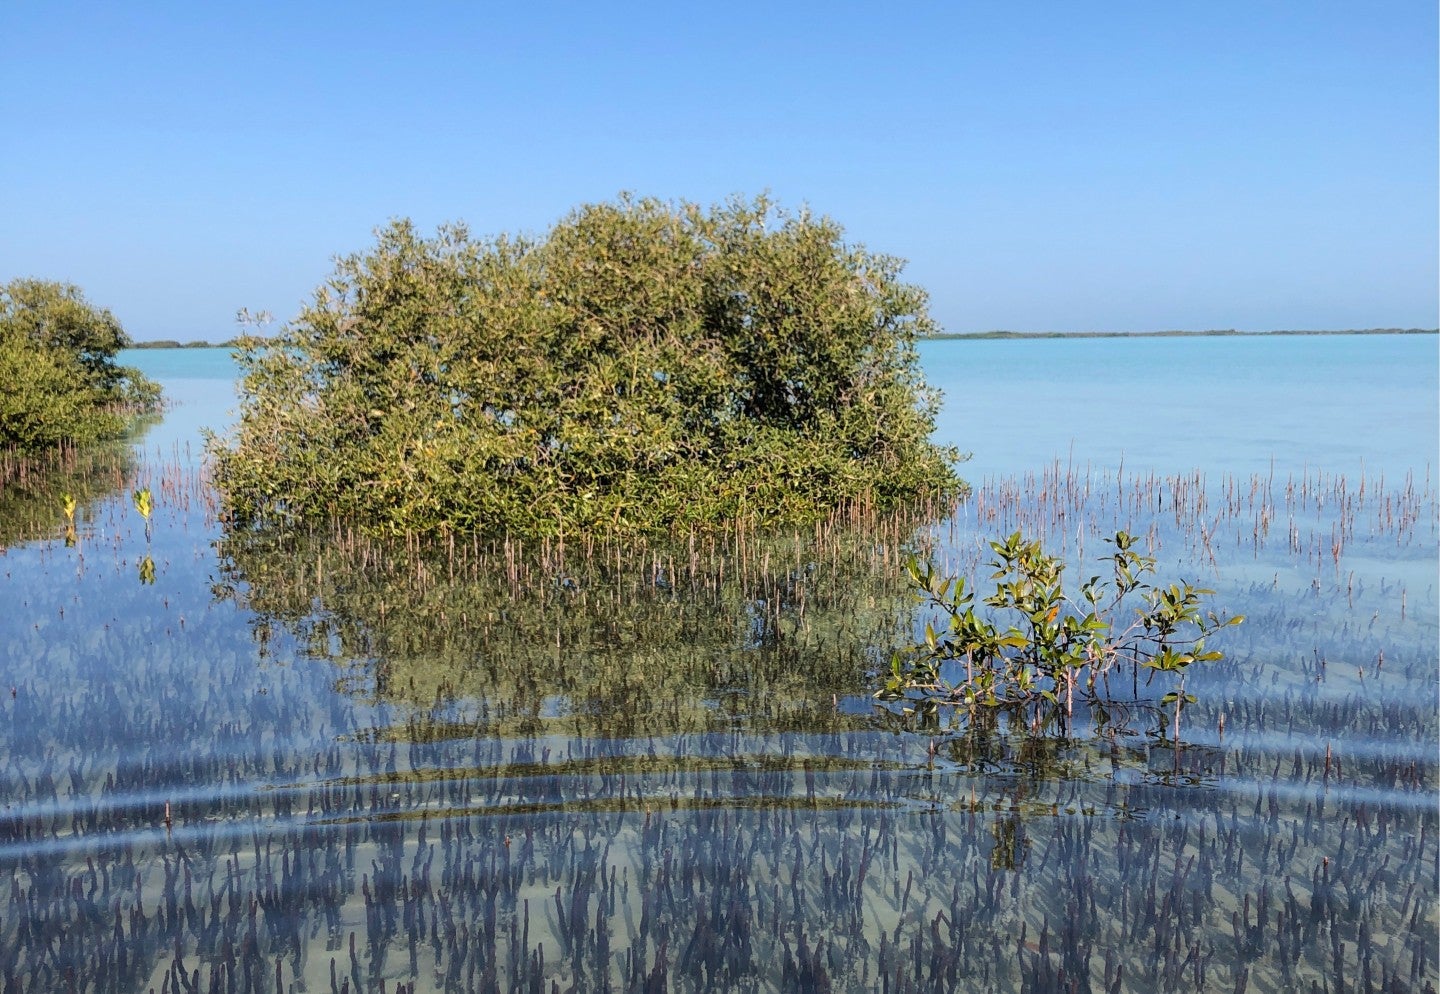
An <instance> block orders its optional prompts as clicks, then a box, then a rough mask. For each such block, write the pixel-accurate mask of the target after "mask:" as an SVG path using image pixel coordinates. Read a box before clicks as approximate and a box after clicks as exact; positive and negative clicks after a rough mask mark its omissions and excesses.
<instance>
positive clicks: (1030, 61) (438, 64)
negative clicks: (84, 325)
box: [0, 0, 1440, 340]
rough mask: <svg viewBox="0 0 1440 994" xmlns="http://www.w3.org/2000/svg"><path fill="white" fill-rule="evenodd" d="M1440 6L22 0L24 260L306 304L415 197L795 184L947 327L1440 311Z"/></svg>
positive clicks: (474, 212) (162, 285)
mask: <svg viewBox="0 0 1440 994" xmlns="http://www.w3.org/2000/svg"><path fill="white" fill-rule="evenodd" d="M1436 22H1437V13H1436V4H1435V2H1434V0H1377V2H1369V3H1363V4H1362V3H1356V2H1353V0H1344V2H1321V0H1294V2H1270V0H1209V2H1176V3H1164V2H1159V3H1157V2H1155V0H1146V2H1134V3H1131V2H1119V0H1103V2H1101V0H1091V2H1074V0H1070V2H1053V3H1051V2H1040V0H1034V2H1020V3H1016V2H1010V0H994V2H983V3H982V2H954V3H898V4H880V3H875V2H870V3H865V4H852V3H846V2H841V0H829V2H826V3H784V2H770V3H751V2H730V3H723V4H679V3H669V4H665V3H628V4H621V3H604V2H598V0H592V2H586V3H573V4H572V3H550V2H544V0H535V2H528V3H519V4H498V3H483V2H465V3H459V2H453V3H444V2H425V0H413V2H411V3H407V4H402V3H398V2H395V0H389V2H383V3H376V2H366V0H345V2H339V0H314V2H310V0H291V2H284V3H278V2H268V0H252V2H248V3H238V2H215V3H201V2H196V0H185V2H174V3H168V2H145V0H130V2H124V3H117V2H113V0H107V2H88V3H87V2H68V0H0V128H3V132H0V133H3V135H4V139H3V144H0V281H3V280H8V279H10V278H12V277H14V276H40V277H44V278H50V279H60V280H68V281H71V282H74V283H77V284H79V285H80V286H81V287H83V288H84V289H85V291H86V292H87V294H88V296H89V298H90V299H91V300H92V301H93V302H95V303H97V304H101V305H104V306H107V307H109V308H111V309H112V310H113V311H114V312H115V313H116V315H117V316H118V317H119V318H120V319H121V321H122V322H123V323H124V324H125V326H126V327H127V329H129V331H130V332H131V334H132V335H133V336H134V337H135V338H137V339H153V338H178V339H185V340H188V339H192V338H208V339H212V340H219V339H221V338H224V337H228V336H229V335H231V334H233V333H234V331H235V325H234V322H233V318H234V314H235V311H236V310H237V309H238V308H240V307H242V306H244V307H250V308H251V309H268V310H270V311H272V312H274V314H275V315H276V316H277V317H280V318H288V317H291V316H293V315H294V314H295V313H296V311H297V310H298V308H299V307H300V305H301V304H302V302H303V301H304V300H305V299H306V298H308V296H309V295H310V293H311V292H312V291H313V289H314V288H315V287H316V286H317V285H318V284H319V283H320V282H321V281H322V280H323V279H324V278H325V277H326V276H327V275H328V274H329V272H330V270H331V265H332V259H333V257H334V256H335V255H337V254H340V253H345V252H351V251H356V250H359V249H363V248H365V247H366V246H367V245H368V244H370V241H371V233H372V231H373V229H374V228H375V227H376V226H378V225H380V224H383V223H384V222H385V221H387V220H388V219H390V218H392V217H402V216H403V217H411V218H413V219H414V220H415V221H416V222H417V223H419V224H421V225H422V226H425V227H427V228H428V227H433V226H434V225H436V224H438V223H440V222H442V221H445V220H464V221H467V222H469V224H470V226H471V228H472V229H473V230H474V231H476V232H477V233H480V234H495V233H499V232H503V231H509V232H517V231H524V232H528V233H531V234H538V233H542V232H543V231H544V230H545V229H546V228H547V227H548V226H549V225H550V224H551V223H553V222H554V221H555V220H557V219H558V218H560V217H561V216H563V215H564V214H565V213H567V212H568V211H569V209H570V208H572V207H574V206H575V205H577V204H580V203H584V202H589V201H595V200H606V199H610V198H613V197H614V196H615V195H616V194H617V193H618V192H620V191H622V190H630V191H634V192H636V193H638V194H642V195H654V196H659V197H663V198H684V199H688V200H696V201H700V202H704V203H710V202H714V201H717V200H720V199H723V198H724V197H726V196H727V195H729V194H732V193H744V194H754V193H758V192H761V191H764V190H769V191H770V192H771V193H772V194H773V195H774V196H775V197H776V198H777V199H778V200H779V201H780V202H781V203H782V204H783V205H786V206H792V207H793V206H798V205H800V204H802V203H807V204H809V205H810V206H811V207H812V208H813V209H814V210H816V211H817V212H819V213H824V214H829V215H830V216H832V217H834V218H835V219H836V220H838V221H839V222H841V223H842V224H843V225H844V226H845V227H846V230H847V234H848V236H849V237H851V238H853V239H854V240H855V241H860V242H864V243H865V244H866V245H867V246H868V247H869V248H871V249H873V250H877V251H883V252H887V253H890V254H893V255H899V256H902V257H904V258H906V259H909V260H910V265H909V267H908V269H907V270H906V274H907V276H908V278H909V279H911V280H912V281H913V282H917V283H920V284H921V285H923V286H925V287H926V288H927V289H929V291H930V293H931V311H932V313H933V315H934V316H935V317H936V318H937V319H938V320H939V321H940V323H941V324H942V325H943V326H944V328H945V329H946V330H947V331H952V332H974V331H984V330H991V329H1009V330H1017V331H1045V330H1053V331H1083V330H1115V331H1137V330H1158V329H1197V330H1198V329H1206V328H1238V329H1243V330H1273V329H1294V328H1315V329H1335V328H1357V327H1395V326H1401V327H1435V326H1436V324H1437V283H1440V273H1437V257H1440V237H1437V227H1440V220H1437V218H1440V198H1437V171H1440V156H1437V141H1440V139H1437V68H1436V64H1437V23H1436Z"/></svg>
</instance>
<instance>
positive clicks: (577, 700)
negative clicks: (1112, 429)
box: [215, 520, 915, 736]
mask: <svg viewBox="0 0 1440 994" xmlns="http://www.w3.org/2000/svg"><path fill="white" fill-rule="evenodd" d="M914 527H915V524H914V522H913V521H911V522H898V521H893V520H886V521H870V522H867V523H865V524H864V525H863V526H859V525H855V524H832V523H826V524H823V525H821V526H817V527H814V528H807V529H803V530H798V531H793V532H792V531H789V530H784V529H781V530H778V531H773V532H769V533H766V534H763V535H756V534H753V533H750V532H747V531H738V532H732V533H729V534H711V535H706V536H698V535H697V536H686V537H685V538H683V539H680V540H676V541H672V540H670V539H668V538H662V539H660V540H656V541H652V540H648V539H639V540H637V539H634V538H628V539H626V540H624V541H622V542H614V543H603V544H602V543H595V544H593V545H590V546H580V545H567V546H565V547H564V548H561V547H560V546H559V545H558V544H556V543H554V542H551V543H544V542H530V543H521V542H518V541H513V540H512V541H505V542H480V543H479V544H472V543H470V542H464V543H462V542H459V541H456V542H454V543H453V544H451V543H445V542H441V543H433V542H432V543H415V542H402V541H399V540H396V539H390V538H366V537H363V536H359V535H350V534H342V533H336V532H332V531H331V530H330V529H328V528H321V529H319V530H317V532H316V533H314V534H309V533H307V532H304V531H302V530H300V529H291V530H284V531H281V530H274V529H248V528H229V529H227V530H226V534H225V537H224V538H223V540H222V542H221V545H220V553H221V557H222V558H221V562H222V564H223V569H222V574H221V577H220V581H221V582H220V583H219V584H218V585H217V587H216V589H215V595H216V596H217V598H221V599H226V600H229V599H234V600H235V601H236V602H237V603H240V604H242V605H243V606H244V607H245V608H246V609H247V610H249V611H251V612H253V613H254V616H255V619H256V621H255V638H256V640H257V642H258V644H259V646H260V647H261V653H262V657H264V656H269V657H270V658H277V659H282V660H283V659H284V657H285V654H286V653H289V652H292V651H296V649H292V648H290V646H292V644H293V645H295V646H296V648H297V649H298V651H300V652H303V653H304V654H305V655H307V656H309V657H311V658H315V659H321V660H326V661H329V662H330V663H332V664H333V665H334V666H335V678H336V682H337V685H338V686H339V687H340V688H341V689H342V690H344V691H346V692H348V693H352V694H354V695H356V696H358V697H361V698H364V699H371V700H376V701H385V702H388V703H391V704H396V705H400V706H401V707H403V708H405V709H406V710H407V711H408V712H409V714H410V715H411V716H412V717H413V719H414V723H416V724H417V727H420V728H422V729H424V728H429V729H437V728H438V730H439V731H443V730H444V728H445V727H447V725H455V724H459V725H463V728H462V729H461V730H459V731H457V732H456V734H477V733H478V734H505V735H533V734H540V733H542V732H546V731H549V732H560V731H566V732H573V733H575V734H581V735H586V736H632V735H639V734H646V733H651V734H654V733H665V734H670V733H675V732H683V731H723V730H726V729H730V728H733V727H734V725H735V722H736V721H737V720H739V718H740V717H741V716H743V717H744V718H745V719H746V721H747V725H748V727H751V728H769V729H771V730H781V729H795V728H805V729H817V728H823V729H829V730H834V729H835V728H836V727H842V726H844V725H845V723H847V722H848V723H849V725H850V726H851V727H853V726H854V725H856V724H860V723H867V722H869V721H870V720H871V719H870V716H869V715H867V714H865V713H863V712H862V713H859V714H853V713H852V714H846V713H840V712H837V710H836V708H835V699H836V698H837V697H841V696H847V695H855V694H863V693H865V692H866V691H867V689H868V688H869V682H870V680H871V679H872V675H873V673H874V670H875V667H876V665H877V663H878V662H879V661H881V660H883V659H885V658H888V655H889V653H890V652H891V651H892V650H895V649H898V648H900V647H901V646H903V645H905V644H906V642H907V641H908V637H909V633H910V629H911V616H912V614H913V610H914V606H913V602H912V600H911V598H910V596H909V591H908V583H907V581H906V580H905V578H904V571H903V569H902V567H901V562H902V557H903V553H902V552H901V550H902V549H903V547H904V545H905V543H906V542H907V541H908V539H909V536H910V534H911V533H912V532H913V529H914ZM292 639H293V640H295V643H292V642H291V641H290V640H292ZM405 734H417V733H416V732H415V731H414V729H413V728H412V729H411V730H410V731H408V732H406V733H405Z"/></svg>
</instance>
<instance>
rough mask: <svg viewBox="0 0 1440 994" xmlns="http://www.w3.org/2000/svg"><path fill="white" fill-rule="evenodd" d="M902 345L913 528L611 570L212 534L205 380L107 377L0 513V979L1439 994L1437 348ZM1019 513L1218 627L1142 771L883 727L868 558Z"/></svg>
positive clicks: (1132, 759)
mask: <svg viewBox="0 0 1440 994" xmlns="http://www.w3.org/2000/svg"><path fill="white" fill-rule="evenodd" d="M922 355H923V359H924V362H925V366H926V369H927V372H928V374H929V376H930V379H931V381H932V383H935V384H937V385H939V386H941V387H942V388H943V389H944V390H945V392H946V396H947V401H946V407H945V410H944V413H943V415H942V419H941V434H942V435H943V436H944V438H945V440H947V441H952V442H954V443H955V444H958V445H960V446H962V447H963V448H968V449H971V450H973V451H974V453H975V455H974V459H973V461H972V462H971V463H970V464H969V466H968V467H966V470H965V472H966V475H968V476H969V477H970V478H971V479H972V480H973V481H975V483H976V484H977V489H976V492H975V494H974V495H973V497H972V499H971V500H970V501H968V502H967V503H965V504H964V505H962V506H961V507H959V508H958V509H957V511H956V513H955V515H954V516H953V517H952V518H951V519H949V520H948V521H946V522H943V523H941V524H939V525H931V526H928V527H927V528H925V529H923V530H922V531H920V532H916V531H915V530H914V529H913V528H907V527H902V526H899V525H894V526H889V527H887V528H884V529H881V530H880V531H878V532H877V531H875V530H873V529H872V530H867V531H863V532H856V531H852V530H848V529H846V528H845V527H843V526H836V527H834V528H831V529H828V530H825V531H824V532H823V533H822V534H818V535H816V534H807V535H805V536H799V537H777V538H774V539H767V540H763V541H760V540H756V541H752V542H748V543H740V544H739V545H736V544H734V543H725V542H719V543H716V542H704V541H702V542H698V543H680V544H679V545H678V546H668V547H658V546H657V547H654V548H651V549H647V550H644V551H643V553H637V552H636V551H635V550H619V551H617V550H605V549H591V550H588V553H587V551H586V550H574V549H571V550H565V551H561V550H559V549H555V548H519V547H514V546H511V547H508V548H503V547H502V548H499V549H492V550H481V549H475V548H470V549H467V548H463V547H461V548H442V549H429V550H406V549H403V548H398V549H397V548H386V547H381V546H376V545H371V544H367V543H365V542H362V541H360V540H358V539H354V538H353V537H349V536H345V535H341V536H338V537H337V536H334V535H330V534H326V535H318V536H300V537H293V538H290V539H287V540H283V541H282V540H277V539H275V538H273V537H267V536H249V535H232V534H227V533H226V531H225V529H224V528H223V527H222V526H221V525H220V524H219V523H218V522H217V521H216V520H215V515H214V508H213V499H212V495H211V493H210V491H209V489H208V487H207V485H206V482H205V480H204V476H203V471H202V469H201V462H200V459H199V451H200V441H199V438H198V432H199V429H200V427H201V426H206V425H223V424H224V423H226V422H227V420H228V417H229V415H228V414H227V412H228V411H229V410H230V408H231V407H233V404H234V389H233V367H232V365H231V363H230V360H229V358H228V357H227V356H226V355H225V354H224V353H223V352H220V351H218V350H215V351H210V350H207V351H173V352H136V353H133V354H130V355H129V356H127V358H128V360H129V361H131V362H133V363H135V364H137V365H140V366H141V367H142V368H144V369H145V370H146V371H147V372H150V373H151V375H154V376H156V377H158V378H159V379H161V381H162V382H163V383H164V384H165V386H166V388H167V392H168V394H169V396H170V397H171V399H172V401H173V406H172V407H171V409H170V410H169V412H168V413H167V415H166V417H165V419H164V421H163V422H162V423H161V424H160V425H158V426H156V427H153V428H152V429H150V431H149V433H148V434H146V435H145V436H144V437H143V438H141V439H140V440H138V441H137V442H136V443H134V447H133V449H132V450H131V451H130V452H129V453H121V454H119V455H116V456H114V457H113V458H112V459H111V461H110V462H108V463H98V464H96V465H93V466H74V467H70V468H69V469H67V470H66V474H67V475H64V476H62V477H60V478H57V479H55V480H52V481H50V483H49V484H47V483H46V482H45V481H30V482H28V483H27V484H26V492H25V493H23V494H22V493H12V494H6V495H0V497H3V500H0V508H5V509H7V510H6V514H7V516H8V521H7V522H4V523H0V524H3V525H4V528H5V530H4V531H3V532H0V536H3V541H4V543H5V545H6V546H7V548H6V551H5V553H4V554H3V556H0V605H3V610H0V679H3V681H4V686H3V687H0V992H6V994H8V992H9V991H11V990H14V991H31V990H57V991H59V990H82V991H100V990H136V991H145V990H148V989H154V990H155V991H157V992H161V991H168V992H180V991H186V992H189V991H192V990H205V991H211V990H215V991H239V990H255V991H267V992H268V991H311V992H318V991H335V992H336V994H338V992H339V991H341V990H351V991H358V990H377V991H378V990H387V991H401V990H417V991H419V990H447V991H462V990H465V991H468V990H504V991H509V990H527V991H529V990H536V991H549V990H604V989H610V990H622V989H624V990H631V989H634V990H661V989H672V990H682V991H689V990H696V991H698V990H714V989H733V990H743V991H779V990H795V991H822V990H836V991H849V990H864V991H908V990H926V991H929V990H976V991H1012V990H1033V991H1054V990H1076V991H1109V990H1127V991H1128V990H1133V991H1154V990H1166V991H1209V990H1223V991H1227V992H1228V991H1232V990H1250V991H1288V990H1302V991H1309V990H1318V991H1326V992H1338V991H1342V990H1343V991H1356V990H1361V991H1363V990H1387V991H1388V990H1415V991H1420V990H1424V989H1426V985H1427V984H1433V983H1435V978H1436V969H1437V968H1436V964H1437V949H1436V930H1437V925H1440V918H1437V911H1436V908H1437V896H1440V895H1437V887H1436V876H1437V828H1440V818H1437V812H1436V786H1437V776H1436V753H1437V737H1440V721H1437V715H1436V702H1437V687H1440V678H1437V665H1436V650H1435V646H1436V643H1437V631H1440V626H1437V617H1436V615H1437V604H1436V592H1435V576H1436V569H1437V551H1436V550H1437V511H1436V499H1435V492H1434V484H1433V483H1432V476H1433V466H1434V462H1435V456H1436V448H1437V439H1436V434H1437V414H1436V404H1437V400H1436V398H1437V394H1440V391H1437V384H1436V369H1437V362H1436V340H1435V339H1434V338H1433V337H1420V336H1415V337H1404V336H1384V337H1353V338H1284V339H1256V338H1233V339H1231V338H1223V339H1186V340H1176V339H1137V340H1135V341H1116V340H1082V341H1072V342H1063V341H1062V342H1056V341H1050V340H1047V341H1032V342H969V343H964V342H934V343H927V344H926V345H925V346H924V347H923V348H922ZM140 486H149V487H150V488H151V489H152V491H153V492H154V493H155V494H156V502H157V509H156V512H155V515H154V520H153V521H152V522H151V523H150V524H151V527H150V529H149V531H148V534H147V529H146V527H145V524H146V523H145V522H144V521H142V520H141V519H140V517H139V515H138V514H137V513H136V511H135V509H134V507H133V506H132V504H131V502H130V500H129V496H128V495H129V492H130V491H131V490H132V489H134V488H136V487H140ZM47 487H48V489H47ZM11 489H12V490H14V489H15V488H13V487H12V488H11ZM63 490H68V491H70V492H75V493H77V494H80V495H82V496H83V497H84V498H85V499H84V500H83V501H82V507H81V510H80V512H79V514H78V515H77V526H76V535H75V542H74V544H73V545H67V544H66V543H65V541H64V538H63V536H64V531H65V522H64V519H63V515H62V514H61V512H60V509H59V501H58V495H59V493H60V492H61V491H63ZM1021 527H1023V528H1024V529H1025V530H1026V531H1027V532H1029V533H1030V534H1034V535H1037V536H1040V537H1044V538H1045V539H1046V540H1047V545H1048V547H1050V548H1054V549H1062V550H1064V552H1065V553H1066V555H1067V556H1069V557H1070V558H1072V559H1074V560H1077V561H1083V560H1086V559H1093V558H1094V557H1095V556H1097V555H1100V554H1102V552H1103V547H1102V546H1101V543H1100V541H1099V538H1100V536H1103V535H1105V534H1108V533H1112V532H1113V531H1114V530H1115V529H1116V528H1120V527H1124V528H1128V529H1129V530H1131V531H1134V532H1136V533H1138V534H1142V535H1144V536H1146V541H1147V545H1148V547H1149V548H1151V549H1152V550H1153V551H1154V552H1155V554H1156V555H1157V556H1158V557H1159V558H1160V559H1161V561H1162V569H1163V571H1164V572H1163V574H1162V575H1167V576H1169V575H1174V574H1178V575H1182V576H1184V577H1186V578H1187V579H1192V580H1199V581H1203V582H1204V583H1205V584H1207V585H1209V586H1212V587H1214V588H1215V589H1216V591H1217V594H1216V598H1217V600H1218V601H1219V602H1220V603H1221V604H1222V605H1223V606H1224V607H1226V608H1228V609H1230V610H1233V611H1240V612H1244V613H1246V614H1248V615H1249V619H1250V620H1249V621H1248V622H1247V624H1246V625H1244V626H1243V627H1241V628H1239V629H1234V630H1231V631H1232V634H1231V635H1230V637H1229V638H1228V639H1227V640H1226V642H1225V644H1224V645H1223V646H1222V647H1223V648H1224V649H1225V651H1226V652H1227V659H1226V660H1225V661H1224V662H1223V663H1220V664H1214V665H1212V666H1211V668H1210V669H1209V670H1208V671H1206V672H1203V673H1199V674H1196V675H1195V677H1194V679H1193V680H1192V684H1191V686H1192V688H1193V689H1194V690H1195V691H1196V692H1197V693H1198V695H1199V696H1200V701H1201V702H1200V704H1198V705H1196V706H1194V707H1192V708H1191V709H1190V710H1189V711H1187V713H1186V715H1185V719H1184V728H1183V742H1182V744H1181V745H1180V747H1178V748H1177V747H1176V746H1175V745H1174V743H1171V742H1168V741H1163V740H1161V739H1160V738H1158V737H1157V735H1156V730H1157V729H1156V726H1157V724H1158V722H1157V721H1156V720H1154V718H1153V716H1152V715H1151V713H1150V711H1149V710H1148V709H1147V708H1146V705H1145V703H1144V701H1145V699H1150V698H1153V697H1156V696H1158V695H1159V693H1161V692H1163V689H1162V688H1159V687H1158V686H1157V687H1154V688H1145V687H1144V686H1143V685H1142V686H1140V687H1139V688H1138V689H1139V696H1140V698H1141V699H1142V700H1141V701H1140V702H1139V703H1138V704H1136V705H1134V707H1133V715H1132V720H1131V721H1130V722H1129V726H1128V729H1127V730H1124V731H1120V732H1114V731H1111V732H1106V731H1103V730H1096V729H1093V728H1088V727H1087V728H1081V729H1079V730H1078V731H1077V732H1076V734H1075V735H1074V737H1072V738H1064V739H1061V738H1056V737H1053V736H1050V737H1032V736H1027V735H1023V734H1017V733H1013V732H1012V733H1007V732H1005V731H1004V730H1002V729H992V728H985V727H974V726H972V727H968V728H966V727H956V728H939V729H932V730H927V731H917V730H915V729H914V728H913V727H911V726H908V725H907V724H906V723H905V722H903V721H901V720H899V719H898V718H897V717H896V716H894V715H889V714H887V713H884V712H877V711H876V710H875V709H874V708H873V707H872V705H871V703H870V698H869V691H870V690H871V689H872V688H873V683H872V679H873V678H872V677H871V675H870V674H871V673H872V671H873V669H874V667H875V666H876V665H877V664H878V663H879V662H880V660H881V659H882V658H884V656H885V654H886V652H887V650H888V647H889V646H891V645H899V644H901V643H904V642H905V641H906V640H907V639H908V638H910V637H912V636H913V633H914V629H915V625H916V624H917V623H918V622H917V618H916V616H915V614H914V606H913V599H912V598H911V597H910V596H909V593H908V591H906V590H905V589H904V587H903V585H902V584H900V583H898V581H897V579H896V577H897V575H898V572H899V557H900V555H901V553H902V552H903V551H904V550H905V549H906V548H909V547H912V546H913V545H914V544H916V543H917V542H920V541H925V540H927V539H928V540H929V541H931V542H933V543H934V549H935V553H936V555H937V556H939V557H940V558H942V559H943V560H945V561H947V562H949V563H950V564H952V565H953V566H954V567H955V568H957V569H964V570H966V571H972V572H973V571H976V570H981V571H983V570H984V567H983V559H984V555H983V553H982V550H983V549H984V542H985V540H986V539H988V538H991V537H995V536H998V535H1001V534H1004V533H1006V532H1008V531H1010V530H1013V529H1015V528H1021ZM147 555H148V556H149V557H150V560H151V562H152V563H153V564H154V567H155V575H154V581H153V583H150V582H144V580H143V578H142V574H141V568H142V564H143V563H144V560H145V557H146V556H147ZM1077 568H1078V567H1077ZM1087 575H1088V573H1087Z"/></svg>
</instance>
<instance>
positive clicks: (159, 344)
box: [125, 338, 235, 349]
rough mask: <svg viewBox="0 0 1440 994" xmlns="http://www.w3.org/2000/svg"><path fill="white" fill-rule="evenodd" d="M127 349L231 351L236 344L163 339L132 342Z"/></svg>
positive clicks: (230, 342) (231, 342)
mask: <svg viewBox="0 0 1440 994" xmlns="http://www.w3.org/2000/svg"><path fill="white" fill-rule="evenodd" d="M125 347H126V348H127V349H231V348H234V347H235V343H234V342H233V341H228V342H201V341H194V342H177V341H176V340H175V339H173V338H161V339H158V340H156V341H153V342H131V343H130V344H129V345H127V346H125Z"/></svg>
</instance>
